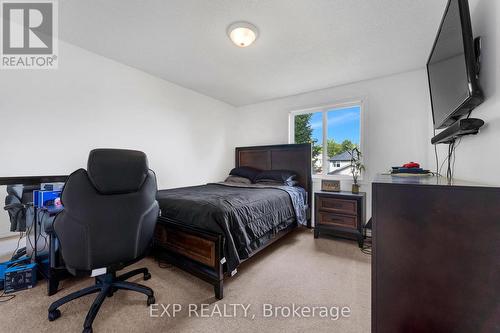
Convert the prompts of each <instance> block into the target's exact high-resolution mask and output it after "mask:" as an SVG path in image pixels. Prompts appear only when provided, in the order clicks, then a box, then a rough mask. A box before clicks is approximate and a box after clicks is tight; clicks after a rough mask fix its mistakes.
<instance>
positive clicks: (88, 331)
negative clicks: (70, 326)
mask: <svg viewBox="0 0 500 333" xmlns="http://www.w3.org/2000/svg"><path fill="white" fill-rule="evenodd" d="M82 333H92V327H84V328H83V331H82Z"/></svg>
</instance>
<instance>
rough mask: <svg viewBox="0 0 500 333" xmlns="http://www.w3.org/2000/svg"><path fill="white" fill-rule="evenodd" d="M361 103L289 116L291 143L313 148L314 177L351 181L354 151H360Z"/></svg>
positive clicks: (309, 110) (334, 106)
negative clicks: (304, 144)
mask: <svg viewBox="0 0 500 333" xmlns="http://www.w3.org/2000/svg"><path fill="white" fill-rule="evenodd" d="M362 109H363V104H362V102H361V101H356V102H349V103H342V104H334V105H329V106H324V107H318V108H313V109H307V110H299V111H292V112H291V113H290V143H311V144H312V148H313V149H312V150H313V152H312V155H313V156H312V161H311V163H312V169H313V175H317V176H325V177H332V178H346V177H351V175H352V174H351V169H350V164H351V154H352V150H353V149H354V148H355V147H357V148H358V149H359V150H360V151H362V147H361V137H362V133H361V127H362V126H361V124H362V122H361V119H362Z"/></svg>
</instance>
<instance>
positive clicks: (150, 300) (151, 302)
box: [147, 296, 156, 306]
mask: <svg viewBox="0 0 500 333" xmlns="http://www.w3.org/2000/svg"><path fill="white" fill-rule="evenodd" d="M147 303H148V306H150V305H151V304H155V303H156V299H155V297H154V296H148V302H147Z"/></svg>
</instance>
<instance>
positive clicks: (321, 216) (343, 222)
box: [318, 211, 358, 229]
mask: <svg viewBox="0 0 500 333" xmlns="http://www.w3.org/2000/svg"><path fill="white" fill-rule="evenodd" d="M318 222H319V224H323V225H331V226H339V227H347V228H353V229H357V228H358V218H357V217H356V216H352V215H341V214H334V213H328V212H321V211H320V212H318Z"/></svg>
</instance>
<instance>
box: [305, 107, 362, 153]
mask: <svg viewBox="0 0 500 333" xmlns="http://www.w3.org/2000/svg"><path fill="white" fill-rule="evenodd" d="M360 111H361V109H360V107H359V106H354V107H348V108H343V109H334V110H332V111H328V113H327V119H328V129H327V134H328V138H329V139H332V138H333V139H334V140H335V142H337V143H341V142H342V141H344V140H351V142H353V143H356V144H358V145H359V139H360V133H359V131H360ZM311 127H312V129H313V134H312V135H313V138H314V139H316V140H318V141H317V142H318V144H321V142H322V141H323V131H322V127H323V114H322V112H316V113H314V114H313V116H312V117H311Z"/></svg>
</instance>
